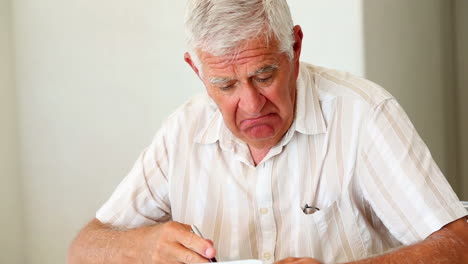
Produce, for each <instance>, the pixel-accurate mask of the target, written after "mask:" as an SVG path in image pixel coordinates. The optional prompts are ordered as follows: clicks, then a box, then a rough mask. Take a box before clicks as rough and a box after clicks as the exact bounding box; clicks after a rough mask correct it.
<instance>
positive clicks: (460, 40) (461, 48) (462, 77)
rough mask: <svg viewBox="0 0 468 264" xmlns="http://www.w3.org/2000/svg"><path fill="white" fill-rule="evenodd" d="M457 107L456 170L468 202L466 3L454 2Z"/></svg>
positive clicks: (467, 31) (461, 191)
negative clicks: (457, 146) (457, 145)
mask: <svg viewBox="0 0 468 264" xmlns="http://www.w3.org/2000/svg"><path fill="white" fill-rule="evenodd" d="M455 18H456V22H455V32H456V45H455V47H456V66H457V72H456V76H457V99H458V101H457V107H458V115H457V117H458V140H459V142H458V144H459V151H458V154H459V159H458V162H459V163H458V164H459V166H458V168H459V176H460V188H461V190H460V193H461V196H462V199H464V200H467V201H468V1H466V0H456V1H455Z"/></svg>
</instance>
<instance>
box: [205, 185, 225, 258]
mask: <svg viewBox="0 0 468 264" xmlns="http://www.w3.org/2000/svg"><path fill="white" fill-rule="evenodd" d="M221 190H222V189H221V188H218V191H219V195H218V197H219V198H221V197H222V195H223V194H222V193H221ZM205 215H208V214H205ZM214 215H215V217H214V234H213V241H216V243H218V245H223V244H224V243H227V245H230V243H229V241H224V240H220V238H221V233H222V232H223V230H222V224H223V216H224V206H223V199H218V208H216V211H215V214H214ZM218 250H220V251H221V252H220V253H221V254H222V255H225V256H229V252H223V251H227V250H229V248H228V247H226V246H224V247H221V248H219V249H218Z"/></svg>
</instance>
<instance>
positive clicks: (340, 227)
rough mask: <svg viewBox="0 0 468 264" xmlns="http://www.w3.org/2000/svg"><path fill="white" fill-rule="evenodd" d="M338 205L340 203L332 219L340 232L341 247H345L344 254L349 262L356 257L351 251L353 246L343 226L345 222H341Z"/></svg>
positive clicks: (334, 210) (334, 209)
mask: <svg viewBox="0 0 468 264" xmlns="http://www.w3.org/2000/svg"><path fill="white" fill-rule="evenodd" d="M338 204H339V203H337V207H335V208H333V215H332V217H331V218H332V219H333V221H334V222H335V225H336V226H337V230H338V232H337V235H338V236H339V237H340V240H341V246H342V247H343V252H344V253H345V255H346V258H347V259H349V260H354V259H356V258H355V257H354V254H353V250H352V249H351V246H350V244H349V240H348V236H347V233H346V230H345V228H344V226H343V222H342V221H341V216H340V210H339V208H338Z"/></svg>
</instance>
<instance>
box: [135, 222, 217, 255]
mask: <svg viewBox="0 0 468 264" xmlns="http://www.w3.org/2000/svg"><path fill="white" fill-rule="evenodd" d="M141 231H142V233H143V239H142V243H141V246H142V248H141V249H140V254H141V255H140V259H141V262H142V263H145V264H146V263H148V264H149V263H151V264H152V263H158V264H165V263H203V262H209V260H208V259H210V258H213V257H215V255H216V250H215V248H214V247H213V242H211V241H210V240H207V239H203V238H201V237H199V236H197V235H195V234H194V233H192V232H191V228H190V226H189V225H185V224H181V223H178V222H167V223H164V224H160V225H156V226H150V227H145V228H142V230H141Z"/></svg>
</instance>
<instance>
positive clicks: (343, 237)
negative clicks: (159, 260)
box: [96, 63, 467, 263]
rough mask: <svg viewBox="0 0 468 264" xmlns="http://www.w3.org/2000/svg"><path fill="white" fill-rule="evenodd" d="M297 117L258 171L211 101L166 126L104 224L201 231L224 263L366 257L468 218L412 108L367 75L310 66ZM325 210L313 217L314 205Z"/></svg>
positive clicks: (183, 111)
mask: <svg viewBox="0 0 468 264" xmlns="http://www.w3.org/2000/svg"><path fill="white" fill-rule="evenodd" d="M295 111H296V113H295V119H294V121H293V123H292V125H291V127H290V128H289V130H288V131H287V133H286V134H285V135H284V136H283V138H282V139H281V140H280V142H278V143H277V145H276V146H274V147H273V148H271V149H270V151H269V153H268V154H267V156H266V157H265V158H264V159H263V160H262V161H261V162H260V163H259V164H258V165H257V166H255V165H254V162H253V160H252V157H251V155H250V152H249V149H248V147H247V145H246V144H245V143H244V142H242V141H240V140H239V139H237V138H236V137H234V136H233V134H232V133H231V132H230V131H229V129H228V128H227V127H226V126H225V124H224V122H223V119H222V115H221V113H220V111H219V110H218V109H217V107H216V105H215V104H214V102H213V101H212V100H211V99H210V98H209V97H208V96H207V95H200V96H197V97H194V98H193V99H191V100H190V101H188V102H187V103H186V104H184V105H183V106H181V107H180V108H179V109H178V110H177V111H176V112H175V113H173V114H172V115H171V116H170V117H169V118H168V120H167V121H166V122H165V123H164V124H163V126H162V128H161V129H160V130H159V131H158V133H157V134H156V136H155V137H154V140H153V142H152V143H151V145H150V146H149V147H148V148H147V149H145V150H144V151H143V153H142V154H141V156H140V157H139V158H138V160H137V161H136V163H135V165H134V167H133V169H132V170H131V171H130V173H129V174H128V176H127V177H126V178H124V180H123V181H122V182H121V183H120V185H119V186H118V187H117V189H116V190H115V192H114V193H113V195H112V196H111V197H110V199H109V200H108V201H107V202H106V203H105V204H104V205H103V206H102V207H101V208H100V209H99V211H98V212H97V214H96V217H97V218H98V219H99V220H100V221H101V222H103V223H107V224H111V225H113V226H118V227H127V228H133V227H140V226H145V225H151V224H155V223H162V222H166V221H170V220H173V221H178V222H181V223H185V224H194V225H196V226H198V228H199V229H200V230H201V232H202V233H203V234H204V236H205V237H207V238H210V239H212V240H213V241H214V243H215V247H216V249H217V252H218V255H217V259H218V260H221V261H223V260H237V259H251V258H255V259H262V260H263V261H264V262H265V263H272V262H274V261H277V260H280V259H283V258H286V257H313V258H316V259H318V260H319V261H321V262H324V263H335V262H345V261H352V260H357V259H362V258H365V257H368V256H371V255H375V254H379V253H382V252H385V251H387V250H389V249H391V248H395V247H398V246H401V245H409V244H412V243H415V242H418V241H421V240H423V239H425V238H426V237H427V236H429V235H430V234H431V233H433V232H434V231H437V230H438V229H440V228H441V227H442V226H443V225H445V224H447V223H449V222H452V221H454V220H456V219H458V218H461V217H463V216H465V215H466V214H467V212H466V211H465V209H464V208H463V206H462V204H461V203H460V202H459V200H458V198H457V197H456V195H455V193H454V192H453V190H452V189H451V187H450V185H449V184H448V183H447V181H446V179H445V177H444V176H443V175H442V173H441V172H440V170H439V168H438V167H437V165H436V164H435V163H434V161H433V159H432V157H431V154H430V152H429V150H428V149H427V147H426V145H425V144H424V143H423V141H422V140H421V138H420V137H419V135H418V134H417V132H416V131H415V129H414V127H413V125H412V124H411V122H410V121H409V119H408V117H407V116H406V114H405V112H404V111H403V109H402V108H401V107H400V105H399V104H398V103H397V102H396V100H395V99H394V98H393V97H392V96H391V95H390V94H389V93H388V92H386V91H385V90H384V89H382V88H381V87H379V86H378V85H376V84H374V83H371V82H369V81H367V80H364V79H362V78H358V77H354V76H351V75H349V74H346V73H341V72H337V71H333V70H328V69H325V68H320V67H316V66H312V65H309V64H305V63H302V64H301V67H300V74H299V78H298V80H297V99H296V110H295ZM306 204H307V205H310V206H314V207H317V208H319V209H320V210H318V211H316V212H314V213H312V214H306V213H304V212H303V208H304V206H305V205H306Z"/></svg>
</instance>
